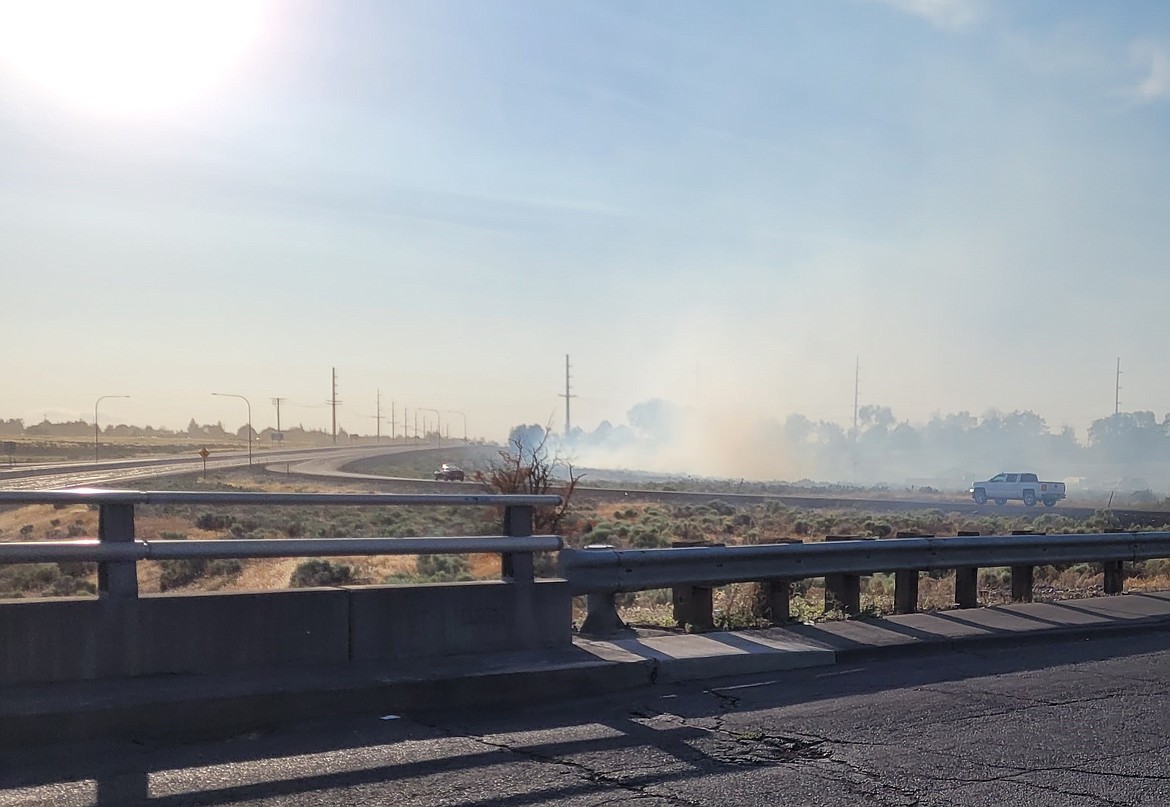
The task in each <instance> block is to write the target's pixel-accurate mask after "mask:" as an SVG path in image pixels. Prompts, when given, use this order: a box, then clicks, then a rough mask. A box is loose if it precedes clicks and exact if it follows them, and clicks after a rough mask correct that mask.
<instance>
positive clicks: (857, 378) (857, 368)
mask: <svg viewBox="0 0 1170 807" xmlns="http://www.w3.org/2000/svg"><path fill="white" fill-rule="evenodd" d="M860 391H861V357H860V356H858V357H857V361H856V364H855V365H854V367H853V434H854V435H856V434H857V400H858V396H859V393H860Z"/></svg>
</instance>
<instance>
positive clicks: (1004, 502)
mask: <svg viewBox="0 0 1170 807" xmlns="http://www.w3.org/2000/svg"><path fill="white" fill-rule="evenodd" d="M995 503H996V504H998V505H999V506H1000V507H1003V506H1004V505H1005V504H1007V499H996V500H995Z"/></svg>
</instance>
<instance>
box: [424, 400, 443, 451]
mask: <svg viewBox="0 0 1170 807" xmlns="http://www.w3.org/2000/svg"><path fill="white" fill-rule="evenodd" d="M418 409H420V410H422V411H423V412H434V413H435V420H436V421H437V422H436V424H435V434H437V435H439V448H442V447H443V418H442V417H441V416H440V415H439V410H438V409H427V408H426V407H425V406H420V407H418Z"/></svg>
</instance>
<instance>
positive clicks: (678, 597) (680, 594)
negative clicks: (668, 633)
mask: <svg viewBox="0 0 1170 807" xmlns="http://www.w3.org/2000/svg"><path fill="white" fill-rule="evenodd" d="M670 546H671V548H672V549H678V548H680V547H698V546H723V544H712V543H709V542H707V541H671V542H670ZM670 593H671V600H672V602H673V604H674V623H675V625H677V626H678V627H680V628H683V629H690V630H695V631H706V630H714V628H715V608H714V597H713V591H712V590H711V589H709V588H704V587H702V586H674V587H673V588H671V590H670Z"/></svg>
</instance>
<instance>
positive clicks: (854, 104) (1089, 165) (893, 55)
mask: <svg viewBox="0 0 1170 807" xmlns="http://www.w3.org/2000/svg"><path fill="white" fill-rule="evenodd" d="M157 5H159V4H143V3H142V0H139V2H137V3H127V2H115V1H114V0H111V1H110V2H109V3H106V4H104V5H103V9H104V12H105V13H103V14H102V15H100V16H97V17H95V16H94V15H93V14H92V13H90V12H85V11H84V10H83V9H84V7H83V6H75V5H73V4H70V3H52V2H46V3H42V4H31V3H9V2H7V0H0V31H2V32H0V271H2V276H0V279H2V284H0V288H2V292H3V296H2V298H0V299H2V300H3V303H2V307H0V318H2V319H0V321H2V322H3V333H4V336H5V338H4V344H3V348H2V350H0V379H2V381H0V383H2V387H0V390H2V391H0V417H23V418H25V419H26V421H29V422H35V421H38V420H40V418H41V417H42V416H43V415H48V416H49V417H50V418H52V419H54V420H57V419H62V418H73V417H83V418H85V419H86V420H89V419H91V418H92V416H93V404H94V401H95V399H96V398H97V397H98V396H100V395H109V394H127V395H131V396H133V397H132V398H130V399H128V400H110V401H105V402H103V404H102V420H103V421H105V420H107V419H109V420H120V421H129V422H134V423H138V424H148V423H149V424H151V425H158V426H170V427H182V426H184V425H185V424H186V422H187V420H188V419H189V418H191V417H194V418H196V419H197V420H199V421H200V422H206V421H217V420H222V421H223V422H224V423H225V425H228V426H229V427H233V428H234V427H236V426H238V425H240V424H241V423H242V422H243V419H244V418H243V412H242V404H241V402H239V401H232V400H229V399H217V398H213V397H211V395H210V393H211V392H212V391H222V392H230V393H238V394H243V395H246V396H247V397H249V398H250V400H251V403H252V407H253V421H254V424H255V425H256V426H257V427H263V426H267V425H273V423H274V420H275V411H274V409H273V407H272V406H271V405H270V404H269V399H270V398H272V397H274V396H280V397H284V398H287V399H288V403H287V404H286V408H285V409H284V410H283V412H282V415H283V417H282V419H283V420H284V423H285V425H291V424H296V423H302V424H304V425H305V426H306V427H326V428H327V427H328V425H329V410H328V409H327V408H326V407H325V406H324V402H325V401H326V399H327V398H328V397H329V393H330V386H329V384H330V368H331V367H336V368H337V372H338V379H339V397H340V398H341V400H342V401H343V402H344V405H343V406H342V408H341V412H340V422H341V424H342V425H343V426H344V427H345V428H347V429H349V430H350V431H359V432H365V433H372V432H373V431H374V422H373V419H372V417H371V416H372V415H373V414H374V411H375V395H376V390H377V389H381V392H382V398H383V405H384V413H385V414H386V415H387V416H388V415H389V409H390V402H391V401H394V402H395V404H396V407H397V409H398V411H399V412H401V409H402V407H403V406H407V407H410V408H411V409H414V408H416V407H429V408H434V409H438V410H441V411H444V412H446V411H447V410H461V411H463V412H465V413H466V414H467V418H468V425H469V427H470V431H471V432H472V433H473V434H476V435H484V436H487V437H491V438H501V437H503V436H504V435H505V434H506V433H507V430H508V428H509V427H510V426H512V425H514V424H517V423H520V422H540V423H545V422H549V421H550V419H551V422H552V423H553V425H554V426H557V427H558V428H559V427H560V426H561V424H562V421H563V411H564V410H563V401H562V400H561V399H560V398H558V397H557V395H558V393H559V392H562V391H563V384H564V356H565V354H566V353H569V354H571V355H572V362H573V366H574V371H573V376H574V391H575V392H576V393H577V394H578V395H579V397H578V398H577V399H575V401H574V421H575V423H577V424H579V425H581V426H583V427H585V428H592V427H593V426H595V425H596V424H597V423H598V422H600V421H601V420H603V419H609V420H611V421H614V422H615V423H621V422H623V421H624V420H625V416H626V412H627V411H628V410H629V408H630V407H631V406H632V405H634V404H636V403H638V402H640V401H645V400H647V399H650V398H655V397H661V398H666V399H669V400H672V401H675V402H677V403H678V404H680V405H682V406H688V407H696V410H695V411H697V412H699V413H701V415H702V418H703V422H705V423H709V424H710V425H711V426H712V427H716V426H720V427H724V426H729V424H738V423H744V422H747V421H750V420H753V419H755V418H757V417H759V416H762V415H770V416H775V417H779V418H783V417H784V416H785V415H787V414H788V413H790V412H801V413H803V414H806V415H808V416H809V417H812V418H815V419H826V420H835V421H837V422H841V423H848V422H849V420H850V419H851V417H852V407H853V391H854V362H855V358H857V357H860V362H861V386H860V399H861V403H862V404H866V403H872V404H882V405H887V406H891V407H892V408H893V409H894V412H895V414H896V415H897V416H898V417H899V418H903V419H910V420H912V421H915V422H917V421H921V420H924V419H926V418H928V417H929V416H930V415H931V414H932V413H938V412H942V413H947V412H954V411H958V410H969V411H971V412H973V413H975V414H981V413H982V412H984V411H985V410H987V409H990V408H999V409H1002V410H1014V409H1032V410H1034V411H1036V412H1037V413H1039V414H1040V415H1042V416H1044V417H1045V418H1046V419H1047V420H1048V422H1049V425H1050V426H1051V427H1052V428H1053V429H1058V428H1059V427H1060V426H1061V425H1063V424H1072V425H1074V426H1076V427H1077V428H1078V432H1079V433H1080V434H1081V435H1082V436H1083V429H1084V427H1085V426H1086V425H1087V424H1088V423H1089V422H1090V421H1091V420H1092V419H1094V418H1097V417H1100V416H1103V415H1106V414H1110V413H1112V411H1113V405H1114V375H1113V373H1114V367H1115V361H1116V359H1117V357H1118V356H1120V357H1121V359H1122V369H1123V371H1124V375H1123V377H1122V386H1123V389H1122V391H1121V406H1122V409H1125V410H1135V409H1150V410H1154V411H1155V412H1156V413H1158V415H1159V417H1160V416H1161V415H1162V414H1163V413H1165V412H1167V411H1170V353H1168V351H1167V349H1166V348H1167V336H1168V331H1170V328H1168V327H1167V314H1166V310H1167V305H1168V303H1170V260H1168V259H1170V226H1168V225H1167V223H1168V222H1170V210H1168V209H1167V207H1168V200H1170V194H1168V193H1167V190H1168V188H1170V4H1168V3H1165V2H1163V0H1151V1H1149V2H1140V1H1139V0H1132V1H1131V2H1125V3H1101V2H1076V1H1075V0H1052V1H1051V2H1028V3H1023V2H1008V1H1007V0H1005V1H1004V2H995V1H994V0H988V1H987V2H980V1H979V0H933V1H932V0H896V1H895V0H888V2H879V1H878V0H819V1H817V2H813V1H812V0H809V1H808V2H795V0H793V1H792V2H750V3H749V2H730V3H714V2H678V1H677V0H670V2H666V0H661V1H660V2H599V1H598V0H588V1H583V2H503V1H500V2H494V1H493V2H486V1H481V0H465V1H464V2H449V1H447V0H426V2H381V1H380V0H379V1H375V0H368V1H367V2H348V3H335V2H325V0H322V1H321V2H318V3H310V2H275V0H274V1H273V2H269V3H252V4H249V3H247V2H242V1H241V2H210V1H209V2H204V3H197V4H173V5H171V6H166V9H169V10H164V11H159V10H158V9H157V8H152V6H157ZM164 5H165V4H164ZM29 8H41V9H48V11H47V12H46V13H43V14H42V13H38V12H35V11H34V12H30V11H29ZM448 417H451V416H448V415H445V416H444V418H445V419H446V418H448ZM455 421H456V422H458V418H455ZM388 428H389V427H388V426H383V431H384V432H385V431H387V430H388ZM459 430H460V427H456V428H455V429H453V431H456V432H458V431H459Z"/></svg>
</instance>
